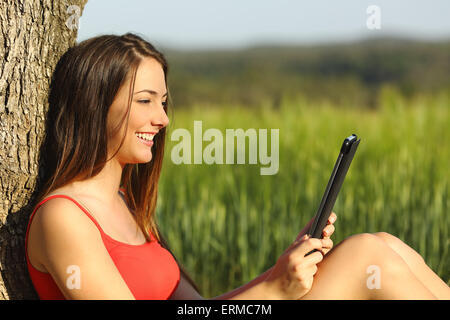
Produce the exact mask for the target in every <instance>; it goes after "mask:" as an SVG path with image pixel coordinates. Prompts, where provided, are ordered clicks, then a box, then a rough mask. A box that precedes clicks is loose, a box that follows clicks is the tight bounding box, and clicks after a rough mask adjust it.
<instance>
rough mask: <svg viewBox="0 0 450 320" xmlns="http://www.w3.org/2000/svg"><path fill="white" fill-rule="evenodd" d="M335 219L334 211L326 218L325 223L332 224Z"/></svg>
mask: <svg viewBox="0 0 450 320" xmlns="http://www.w3.org/2000/svg"><path fill="white" fill-rule="evenodd" d="M336 220H337V215H336V213H334V212H331V214H330V217H329V218H328V221H327V224H333V223H335V222H336Z"/></svg>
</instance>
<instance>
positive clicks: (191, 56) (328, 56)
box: [165, 38, 450, 108]
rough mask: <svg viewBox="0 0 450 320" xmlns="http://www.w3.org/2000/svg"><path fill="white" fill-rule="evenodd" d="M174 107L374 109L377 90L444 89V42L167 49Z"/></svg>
mask: <svg viewBox="0 0 450 320" xmlns="http://www.w3.org/2000/svg"><path fill="white" fill-rule="evenodd" d="M165 53H166V56H167V57H168V60H169V62H170V67H171V68H170V71H169V86H170V92H171V97H172V100H173V102H174V104H175V107H177V108H183V107H189V106H192V105H213V106H214V105H217V106H225V105H230V104H233V105H236V104H239V105H244V106H248V107H257V106H261V105H270V106H272V107H275V108H276V107H278V106H279V105H280V103H281V101H282V99H296V98H298V97H302V98H303V99H307V100H308V101H312V102H324V101H327V102H332V103H333V104H336V105H350V106H354V107H370V108H375V107H376V106H377V98H378V96H379V91H380V89H381V88H382V87H383V86H386V85H389V86H393V87H395V88H396V89H397V90H398V91H399V92H400V93H401V94H402V95H404V96H405V97H411V96H414V95H417V94H434V93H437V92H441V91H448V89H449V87H450V73H449V70H450V65H449V64H450V41H445V42H418V41H411V40H405V39H394V38H390V39H388V38H383V39H372V40H365V41H360V42H355V43H347V44H333V45H316V46H291V47H287V46H264V47H263V46H260V47H252V48H247V49H240V50H227V51H226V50H223V51H218V50H215V51H174V50H165Z"/></svg>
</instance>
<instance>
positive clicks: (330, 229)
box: [322, 224, 335, 238]
mask: <svg viewBox="0 0 450 320" xmlns="http://www.w3.org/2000/svg"><path fill="white" fill-rule="evenodd" d="M334 230H335V228H334V225H332V224H329V225H327V226H326V227H325V228H323V232H322V233H323V237H324V238H326V237H330V236H331V235H332V234H333V232H334Z"/></svg>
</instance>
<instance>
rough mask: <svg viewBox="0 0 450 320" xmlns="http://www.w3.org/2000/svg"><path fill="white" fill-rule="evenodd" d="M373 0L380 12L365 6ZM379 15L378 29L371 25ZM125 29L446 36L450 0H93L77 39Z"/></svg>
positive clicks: (225, 38)
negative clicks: (369, 23)
mask: <svg viewBox="0 0 450 320" xmlns="http://www.w3.org/2000/svg"><path fill="white" fill-rule="evenodd" d="M371 5H375V6H376V7H377V9H376V10H378V11H377V13H375V12H374V11H369V12H367V9H368V7H369V6H371ZM378 13H379V14H378ZM374 19H376V20H374ZM368 20H370V21H371V23H372V24H371V28H370V29H369V27H367V21H368ZM374 21H375V22H376V23H378V25H377V26H379V29H374V28H373V27H374V24H373V23H374ZM126 32H135V33H138V34H140V35H143V36H145V37H146V38H147V40H150V41H151V42H152V43H153V44H155V45H157V46H159V47H167V48H173V49H181V50H182V49H185V50H189V49H227V48H242V47H247V46H252V45H259V44H317V43H329V42H348V41H354V40H358V39H361V38H367V37H373V36H375V37H376V36H386V35H394V36H406V37H408V38H418V39H425V40H439V39H447V40H448V39H450V0H423V1H417V0H373V1H366V0H327V1H324V0H313V1H312V0H308V1H300V0H240V1H238V0H220V1H219V0H160V1H153V0H147V1H145V0H128V1H125V0H121V1H119V0H88V3H87V4H86V6H85V7H84V11H83V14H82V16H81V18H80V19H79V24H78V38H77V40H78V41H82V40H84V39H87V38H90V37H93V36H96V35H100V34H109V33H112V34H123V33H126Z"/></svg>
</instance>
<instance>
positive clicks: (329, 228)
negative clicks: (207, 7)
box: [295, 212, 337, 255]
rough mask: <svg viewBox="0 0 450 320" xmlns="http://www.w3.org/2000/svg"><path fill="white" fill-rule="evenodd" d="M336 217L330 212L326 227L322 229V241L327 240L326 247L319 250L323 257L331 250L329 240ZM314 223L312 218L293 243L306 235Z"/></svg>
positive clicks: (331, 241) (330, 241)
mask: <svg viewBox="0 0 450 320" xmlns="http://www.w3.org/2000/svg"><path fill="white" fill-rule="evenodd" d="M336 219H337V215H336V213H334V212H331V214H330V217H329V218H328V221H327V225H326V227H325V228H324V229H323V233H322V234H323V239H324V240H327V242H326V247H323V248H322V249H320V251H321V252H322V253H323V255H326V254H327V253H328V252H329V251H330V250H331V249H332V248H333V240H331V239H330V237H331V235H332V234H333V232H334V223H335V222H336ZM313 221H314V218H312V219H311V221H309V222H308V224H307V225H306V226H305V227H304V228H303V229H302V231H300V233H299V234H298V236H297V238H296V239H295V241H298V240H299V239H301V238H302V237H303V236H304V235H306V234H307V232H308V230H309V228H310V227H311V225H312V223H313Z"/></svg>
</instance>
